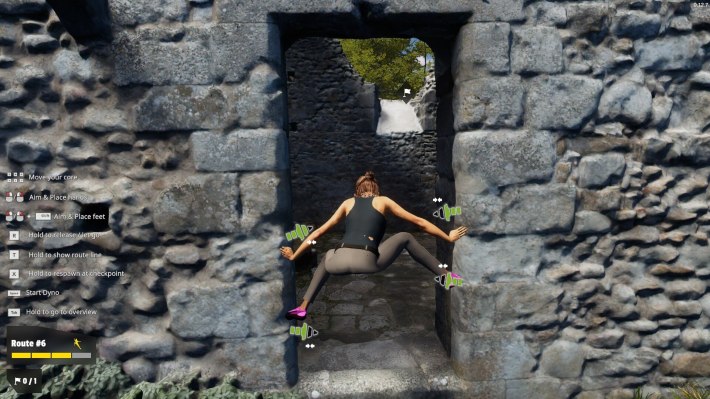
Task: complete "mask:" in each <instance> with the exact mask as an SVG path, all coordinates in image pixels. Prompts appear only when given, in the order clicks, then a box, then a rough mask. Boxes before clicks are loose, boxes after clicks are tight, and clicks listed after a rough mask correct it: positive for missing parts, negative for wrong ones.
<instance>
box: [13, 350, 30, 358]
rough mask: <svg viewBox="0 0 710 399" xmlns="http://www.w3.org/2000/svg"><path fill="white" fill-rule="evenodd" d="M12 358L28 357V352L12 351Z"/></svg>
mask: <svg viewBox="0 0 710 399" xmlns="http://www.w3.org/2000/svg"><path fill="white" fill-rule="evenodd" d="M12 358H13V359H29V358H30V354H29V353H27V352H13V354H12Z"/></svg>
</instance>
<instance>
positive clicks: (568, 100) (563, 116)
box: [525, 75, 602, 129]
mask: <svg viewBox="0 0 710 399" xmlns="http://www.w3.org/2000/svg"><path fill="white" fill-rule="evenodd" d="M601 91H602V82H601V81H600V80H596V79H592V78H587V77H583V76H572V75H558V76H539V77H536V78H533V79H532V80H531V83H530V86H529V88H528V90H527V99H526V104H527V106H526V108H525V110H526V112H525V115H526V118H525V119H526V120H527V122H528V123H530V125H531V126H533V127H536V128H540V129H578V128H579V127H580V126H582V124H583V123H584V122H585V121H586V120H587V118H589V117H590V116H591V115H592V114H594V111H596V109H597V104H598V102H599V95H600V94H601Z"/></svg>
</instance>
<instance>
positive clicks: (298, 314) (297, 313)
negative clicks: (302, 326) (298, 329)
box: [286, 307, 306, 320]
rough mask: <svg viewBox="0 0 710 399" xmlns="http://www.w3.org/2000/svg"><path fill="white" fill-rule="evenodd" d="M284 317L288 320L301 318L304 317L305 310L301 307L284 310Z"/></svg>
mask: <svg viewBox="0 0 710 399" xmlns="http://www.w3.org/2000/svg"><path fill="white" fill-rule="evenodd" d="M286 318H287V319H289V320H303V319H305V318H306V310H305V309H303V308H301V307H297V308H293V309H291V310H289V311H288V312H286Z"/></svg>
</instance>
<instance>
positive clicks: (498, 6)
mask: <svg viewBox="0 0 710 399" xmlns="http://www.w3.org/2000/svg"><path fill="white" fill-rule="evenodd" d="M471 5H472V8H473V16H472V20H473V21H520V20H522V19H525V14H524V13H523V0H500V1H491V2H485V1H476V2H473V3H471Z"/></svg>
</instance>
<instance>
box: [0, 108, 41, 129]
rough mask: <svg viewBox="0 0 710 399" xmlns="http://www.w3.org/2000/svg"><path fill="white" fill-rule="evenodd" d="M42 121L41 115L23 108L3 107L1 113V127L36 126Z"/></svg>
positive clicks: (21, 127) (22, 127)
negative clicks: (7, 108) (8, 108)
mask: <svg viewBox="0 0 710 399" xmlns="http://www.w3.org/2000/svg"><path fill="white" fill-rule="evenodd" d="M39 123H40V115H37V114H33V113H31V112H27V111H24V110H21V109H10V110H5V109H3V113H2V115H0V129H24V128H35V127H37V125H39Z"/></svg>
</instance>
